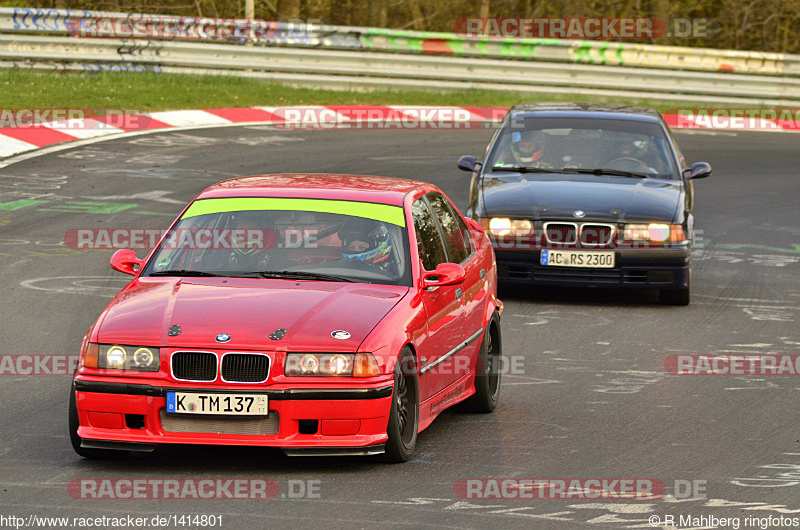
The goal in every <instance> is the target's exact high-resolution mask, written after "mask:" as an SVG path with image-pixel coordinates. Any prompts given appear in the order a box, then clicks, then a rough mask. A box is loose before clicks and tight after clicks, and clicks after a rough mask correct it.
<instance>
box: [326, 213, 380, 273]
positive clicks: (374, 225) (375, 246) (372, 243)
mask: <svg viewBox="0 0 800 530" xmlns="http://www.w3.org/2000/svg"><path fill="white" fill-rule="evenodd" d="M339 239H341V241H342V258H344V259H349V260H358V261H361V262H363V263H366V264H368V265H375V266H377V267H380V268H382V269H387V268H388V267H389V266H390V265H391V256H392V244H391V241H390V239H389V232H388V231H387V230H386V227H385V226H384V225H383V223H379V222H377V221H372V220H368V219H351V220H349V221H347V222H346V223H345V224H344V226H342V228H341V229H339Z"/></svg>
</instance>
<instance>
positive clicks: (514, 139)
mask: <svg viewBox="0 0 800 530" xmlns="http://www.w3.org/2000/svg"><path fill="white" fill-rule="evenodd" d="M544 144H545V138H544V133H542V132H541V131H514V132H513V133H511V151H512V152H513V153H514V157H516V159H517V160H518V161H519V162H526V163H530V162H536V161H537V160H539V159H541V158H542V155H543V154H544Z"/></svg>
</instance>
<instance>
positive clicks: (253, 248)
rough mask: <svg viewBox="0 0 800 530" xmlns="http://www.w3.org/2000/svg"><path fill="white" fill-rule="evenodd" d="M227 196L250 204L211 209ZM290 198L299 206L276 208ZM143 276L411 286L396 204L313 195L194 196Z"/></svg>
mask: <svg viewBox="0 0 800 530" xmlns="http://www.w3.org/2000/svg"><path fill="white" fill-rule="evenodd" d="M221 201H227V202H221ZM231 201H235V203H236V204H239V205H240V207H246V208H251V207H252V208H253V209H242V210H224V211H218V210H220V209H221V208H223V207H226V206H227V207H229V206H230V205H231ZM291 201H299V202H298V205H299V206H303V207H305V208H307V209H283V208H287V206H291V205H292V203H291ZM338 203H341V204H338ZM241 205H244V206H241ZM258 206H266V207H272V208H273V209H256V208H255V207H258ZM345 212H347V213H345ZM143 275H144V276H171V275H176V276H177V275H187V276H188V275H191V276H229V277H267V278H270V277H279V278H280V277H286V278H292V279H303V278H307V279H320V280H331V281H355V282H365V283H382V284H392V285H406V286H407V285H411V280H410V278H411V272H410V267H409V245H408V232H407V229H406V227H405V218H404V216H403V209H402V208H401V207H396V206H390V205H382V204H371V203H359V202H350V201H324V200H319V201H317V200H313V199H312V200H308V199H272V198H250V199H206V200H198V201H195V203H193V204H192V206H190V208H189V209H188V210H187V211H186V213H185V214H184V215H183V217H182V218H181V219H180V220H179V221H178V222H177V223H176V224H175V226H174V227H173V228H172V230H170V231H169V232H168V233H167V235H166V236H165V238H164V240H163V241H162V243H161V245H160V247H159V248H158V250H157V251H156V252H155V254H154V255H153V257H152V259H151V260H150V261H149V262H148V264H147V265H146V267H145V270H144V272H143Z"/></svg>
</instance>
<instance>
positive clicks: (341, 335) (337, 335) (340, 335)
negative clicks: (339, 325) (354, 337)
mask: <svg viewBox="0 0 800 530" xmlns="http://www.w3.org/2000/svg"><path fill="white" fill-rule="evenodd" d="M331 337H333V338H334V339H339V340H346V339H349V338H350V334H349V333H348V332H346V331H343V330H341V329H339V330H336V331H331Z"/></svg>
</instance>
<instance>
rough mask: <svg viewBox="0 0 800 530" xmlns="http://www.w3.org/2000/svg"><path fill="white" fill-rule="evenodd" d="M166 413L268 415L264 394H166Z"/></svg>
mask: <svg viewBox="0 0 800 530" xmlns="http://www.w3.org/2000/svg"><path fill="white" fill-rule="evenodd" d="M167 412H174V413H176V414H230V415H233V416H266V415H267V414H268V409H267V396H266V395H265V394H214V393H208V394H198V393H194V392H191V393H190V392H167Z"/></svg>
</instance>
